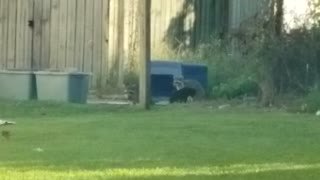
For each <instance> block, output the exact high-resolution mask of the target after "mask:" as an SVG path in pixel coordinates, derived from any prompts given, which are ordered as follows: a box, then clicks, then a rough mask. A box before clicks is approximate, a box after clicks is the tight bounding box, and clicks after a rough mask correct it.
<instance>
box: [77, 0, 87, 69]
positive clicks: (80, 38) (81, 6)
mask: <svg viewBox="0 0 320 180" xmlns="http://www.w3.org/2000/svg"><path fill="white" fill-rule="evenodd" d="M76 3H77V9H76V39H75V42H76V43H75V50H76V52H75V67H77V68H78V69H79V70H81V71H83V70H84V69H83V67H84V65H83V61H84V58H83V57H84V34H85V31H84V28H85V5H86V4H85V3H86V1H85V0H77V2H76Z"/></svg>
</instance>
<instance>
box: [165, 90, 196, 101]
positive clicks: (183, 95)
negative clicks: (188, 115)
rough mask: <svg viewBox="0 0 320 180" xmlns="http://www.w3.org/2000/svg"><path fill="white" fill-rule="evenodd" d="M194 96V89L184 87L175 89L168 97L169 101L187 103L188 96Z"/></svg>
mask: <svg viewBox="0 0 320 180" xmlns="http://www.w3.org/2000/svg"><path fill="white" fill-rule="evenodd" d="M195 96H196V90H195V89H193V88H189V87H184V88H182V89H180V90H177V91H175V92H174V93H173V94H172V95H171V97H170V103H187V102H188V98H189V97H192V98H194V97H195Z"/></svg>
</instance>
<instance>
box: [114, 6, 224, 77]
mask: <svg viewBox="0 0 320 180" xmlns="http://www.w3.org/2000/svg"><path fill="white" fill-rule="evenodd" d="M138 2H139V0H111V1H110V18H109V19H110V23H109V25H110V26H109V27H110V28H109V32H110V33H109V56H108V57H109V58H108V59H109V60H108V64H109V66H108V67H109V77H112V78H111V79H113V80H114V79H116V80H117V82H118V83H121V82H122V81H123V72H125V71H128V70H135V69H137V68H138V67H137V59H136V58H135V57H136V54H137V51H138V49H137V48H136V43H137V39H139V38H138V34H139V33H138V28H137V24H136V20H137V16H139V12H136V10H137V5H138ZM151 4H152V5H151V55H152V58H153V59H158V58H162V57H163V56H162V53H163V52H164V49H166V48H170V49H178V48H180V47H182V46H184V47H185V46H187V47H190V48H195V47H197V46H198V45H199V44H201V43H202V42H205V41H207V40H209V39H210V37H211V35H212V34H213V33H214V32H217V33H220V32H225V31H226V30H227V26H228V20H229V19H228V12H229V8H228V1H226V0H152V3H151ZM120 12H124V13H120Z"/></svg>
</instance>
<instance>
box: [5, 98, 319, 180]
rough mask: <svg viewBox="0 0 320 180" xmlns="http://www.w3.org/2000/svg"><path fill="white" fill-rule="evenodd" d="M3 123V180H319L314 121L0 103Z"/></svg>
mask: <svg viewBox="0 0 320 180" xmlns="http://www.w3.org/2000/svg"><path fill="white" fill-rule="evenodd" d="M1 118H2V119H8V120H13V121H16V122H17V125H16V126H11V127H5V128H3V127H1V129H0V130H10V131H11V133H12V137H11V139H10V140H9V141H6V140H5V139H3V138H2V137H1V138H0V179H1V180H89V179H90V180H95V179H97V180H104V179H146V180H151V179H178V180H180V179H181V180H189V179H195V180H198V179H221V180H229V179H230V180H234V179H236V180H237V179H243V180H251V179H259V180H260V179H263V180H264V179H265V180H271V179H285V180H291V179H303V180H308V179H315V180H318V179H320V118H318V117H315V116H313V115H294V114H288V113H285V112H281V111H272V112H266V111H264V110H259V109H246V108H235V109H229V110H223V111H219V110H214V109H211V108H208V107H207V106H205V105H201V106H197V107H191V106H182V105H181V106H172V107H155V108H154V109H153V110H152V111H150V112H144V111H142V110H138V109H135V108H129V107H121V106H113V107H112V106H81V105H64V104H54V103H45V104H44V103H41V104H40V103H36V102H29V103H14V102H7V101H0V119H1ZM37 148H41V149H42V150H43V152H39V151H36V149H37Z"/></svg>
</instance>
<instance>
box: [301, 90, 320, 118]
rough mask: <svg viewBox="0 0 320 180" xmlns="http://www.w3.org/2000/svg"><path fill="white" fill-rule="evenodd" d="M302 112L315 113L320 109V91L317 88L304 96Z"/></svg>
mask: <svg viewBox="0 0 320 180" xmlns="http://www.w3.org/2000/svg"><path fill="white" fill-rule="evenodd" d="M300 109H301V112H308V113H315V112H317V111H319V110H320V91H319V90H315V91H312V92H311V93H309V94H308V95H307V96H306V97H305V98H303V103H302V105H301V108H300Z"/></svg>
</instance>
